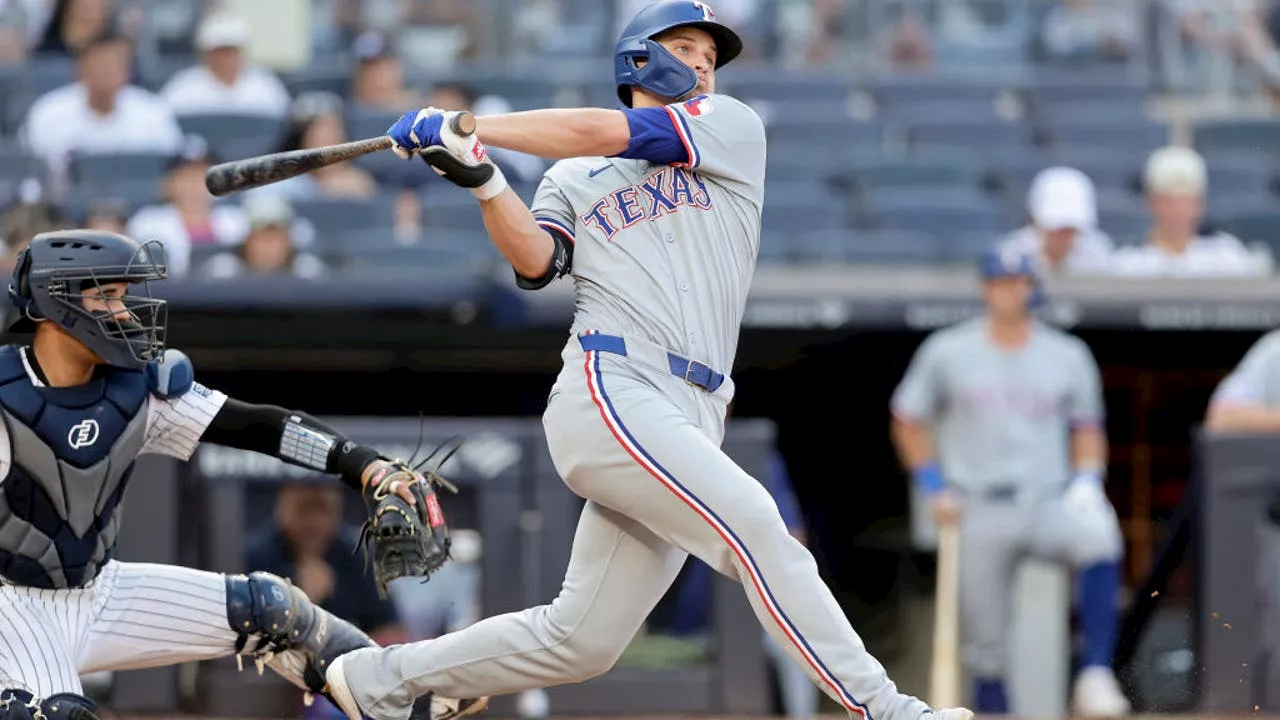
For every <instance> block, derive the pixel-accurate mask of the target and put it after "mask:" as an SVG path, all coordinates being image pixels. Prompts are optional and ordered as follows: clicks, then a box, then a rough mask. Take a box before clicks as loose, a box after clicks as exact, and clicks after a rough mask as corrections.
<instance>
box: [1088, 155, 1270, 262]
mask: <svg viewBox="0 0 1280 720" xmlns="http://www.w3.org/2000/svg"><path fill="white" fill-rule="evenodd" d="M1143 184H1144V186H1145V189H1146V192H1147V204H1148V207H1149V208H1150V210H1151V230H1150V231H1148V233H1147V241H1146V242H1145V243H1144V244H1142V245H1141V246H1139V247H1125V248H1121V249H1120V250H1119V251H1117V252H1116V256H1115V262H1114V263H1113V265H1112V267H1113V269H1114V271H1115V273H1116V274H1118V275H1125V276H1130V277H1224V276H1232V277H1240V276H1265V275H1269V274H1271V258H1270V256H1269V255H1268V254H1266V253H1254V252H1252V251H1250V250H1249V249H1248V248H1247V247H1245V244H1244V243H1242V242H1241V241H1240V239H1239V238H1237V237H1236V236H1234V235H1231V234H1230V233H1226V232H1222V231H1219V230H1215V229H1212V228H1208V227H1205V226H1204V225H1203V222H1204V214H1205V191H1206V189H1207V188H1208V170H1207V169H1206V167H1205V162H1204V158H1203V157H1201V156H1200V153H1197V152H1196V151H1195V150H1192V149H1190V148H1185V147H1178V146H1169V147H1165V148H1161V149H1160V150H1157V151H1155V152H1154V153H1152V155H1151V157H1150V158H1149V159H1148V160H1147V166H1146V170H1145V172H1144V174H1143Z"/></svg>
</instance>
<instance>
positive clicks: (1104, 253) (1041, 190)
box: [1001, 167, 1115, 276]
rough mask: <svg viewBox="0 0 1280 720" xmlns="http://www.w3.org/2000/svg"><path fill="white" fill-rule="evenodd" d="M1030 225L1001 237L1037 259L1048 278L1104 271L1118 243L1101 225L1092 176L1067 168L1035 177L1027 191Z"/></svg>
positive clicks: (1003, 241)
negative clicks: (1099, 224) (1099, 225)
mask: <svg viewBox="0 0 1280 720" xmlns="http://www.w3.org/2000/svg"><path fill="white" fill-rule="evenodd" d="M1027 212H1028V214H1029V216H1030V219H1031V223H1030V224H1029V225H1027V226H1026V227H1024V228H1021V229H1019V230H1015V231H1014V232H1012V233H1010V234H1009V235H1008V236H1006V237H1005V239H1004V240H1002V241H1001V243H1002V244H1003V245H1006V246H1010V247H1012V248H1014V249H1016V250H1017V251H1018V252H1020V253H1023V254H1026V255H1030V256H1031V257H1033V258H1036V261H1037V264H1038V267H1039V270H1040V272H1041V273H1043V274H1044V275H1047V276H1052V275H1061V274H1084V273H1103V272H1106V271H1107V269H1108V262H1109V261H1110V259H1111V253H1112V252H1113V251H1114V249H1115V244H1114V243H1113V242H1112V240H1111V237H1110V236H1109V235H1107V234H1106V233H1105V232H1103V231H1102V230H1100V229H1099V228H1098V207H1097V193H1096V191H1095V189H1094V186H1093V181H1092V180H1090V179H1089V176H1088V175H1085V174H1084V173H1082V172H1080V171H1079V170H1076V169H1075V168H1068V167H1053V168H1048V169H1046V170H1043V171H1041V172H1040V174H1038V175H1036V177H1035V179H1034V180H1032V181H1031V188H1030V190H1029V191H1028V192H1027Z"/></svg>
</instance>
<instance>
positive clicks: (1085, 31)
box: [1040, 0, 1138, 60]
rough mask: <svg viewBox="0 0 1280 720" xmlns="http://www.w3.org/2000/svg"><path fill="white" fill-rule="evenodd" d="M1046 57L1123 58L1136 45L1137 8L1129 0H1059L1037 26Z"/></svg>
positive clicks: (1127, 55)
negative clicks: (1103, 0)
mask: <svg viewBox="0 0 1280 720" xmlns="http://www.w3.org/2000/svg"><path fill="white" fill-rule="evenodd" d="M1040 44H1041V47H1042V48H1043V50H1044V53H1045V55H1047V56H1048V58H1049V59H1050V60H1124V59H1128V58H1129V57H1131V56H1132V55H1133V53H1134V52H1135V51H1136V49H1137V47H1138V8H1137V7H1136V6H1135V5H1134V3H1133V2H1132V1H1131V0H1106V1H1105V2H1102V1H1100V0H1059V2H1058V3H1057V4H1055V5H1054V6H1053V8H1052V9H1051V10H1050V11H1049V14H1048V15H1047V16H1046V17H1045V19H1044V25H1042V26H1041V28H1040Z"/></svg>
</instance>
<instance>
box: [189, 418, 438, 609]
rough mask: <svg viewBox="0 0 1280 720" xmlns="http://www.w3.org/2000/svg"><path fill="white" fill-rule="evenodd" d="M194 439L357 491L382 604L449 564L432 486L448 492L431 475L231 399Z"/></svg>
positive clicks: (307, 423) (305, 422) (303, 421)
mask: <svg viewBox="0 0 1280 720" xmlns="http://www.w3.org/2000/svg"><path fill="white" fill-rule="evenodd" d="M200 439H201V441H202V442H210V443H214V444H217V445H225V446H227V447H234V448H238V449H241V450H250V451H253V452H259V453H262V454H264V455H270V456H272V457H276V458H279V459H281V460H283V461H285V462H287V463H290V464H292V465H297V466H299V467H305V468H310V469H312V470H317V471H320V472H324V473H329V474H334V475H338V476H339V477H341V478H342V480H343V482H345V483H346V484H347V485H349V486H350V487H352V488H353V489H355V490H356V491H358V492H359V493H360V495H361V497H362V498H363V499H364V502H365V507H366V509H367V510H368V513H369V519H368V521H367V522H366V523H365V526H364V528H363V530H362V533H361V542H362V544H364V545H365V550H366V552H367V553H368V552H370V551H371V554H372V555H373V567H374V576H375V580H376V581H377V584H378V592H379V594H380V595H381V596H382V597H384V598H385V597H386V596H387V583H388V582H390V581H391V580H394V579H396V578H399V577H426V576H429V575H430V574H431V573H433V572H435V571H436V570H438V569H440V567H441V566H442V565H444V563H445V561H447V560H448V559H449V544H450V543H449V528H448V525H447V524H446V522H445V518H444V513H443V511H442V510H441V509H440V503H439V500H438V499H437V497H436V488H437V487H445V488H448V489H450V490H455V489H454V488H453V486H452V485H450V484H449V483H448V482H447V481H446V480H445V479H444V478H442V477H440V476H439V475H438V474H436V473H435V472H427V473H426V474H425V475H424V474H423V473H420V472H418V471H417V470H415V469H414V468H411V467H409V466H408V465H407V464H405V463H404V462H401V461H399V460H392V459H390V458H387V457H384V456H382V455H381V454H379V453H378V451H377V450H374V449H373V448H371V447H368V446H366V445H361V444H359V443H357V442H355V441H353V440H350V439H348V438H347V437H345V436H343V435H342V434H341V433H339V432H338V431H337V430H335V429H333V428H331V427H329V426H328V425H326V424H325V423H323V422H321V421H319V420H317V419H316V418H313V417H311V416H310V415H308V414H307V413H304V412H300V411H297V410H286V409H284V408H282V407H278V406H275V405H252V404H249V403H245V402H240V401H238V400H234V399H232V398H228V399H227V400H226V402H225V403H224V404H223V406H222V408H221V409H220V410H219V411H218V414H217V415H216V416H215V417H214V419H213V421H212V422H211V423H210V424H209V427H208V428H207V429H206V430H205V431H204V434H203V435H202V436H201V438H200ZM455 491H456V490H455Z"/></svg>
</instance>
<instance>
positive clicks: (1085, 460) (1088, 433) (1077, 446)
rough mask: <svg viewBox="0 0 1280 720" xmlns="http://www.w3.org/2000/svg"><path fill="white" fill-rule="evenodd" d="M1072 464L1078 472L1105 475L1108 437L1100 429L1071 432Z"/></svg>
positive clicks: (1082, 428)
mask: <svg viewBox="0 0 1280 720" xmlns="http://www.w3.org/2000/svg"><path fill="white" fill-rule="evenodd" d="M1071 464H1072V466H1073V467H1074V468H1075V469H1076V472H1091V473H1097V474H1098V475H1105V474H1106V470H1107V436H1106V433H1104V432H1103V431H1102V428H1100V427H1078V428H1075V429H1073V430H1072V431H1071Z"/></svg>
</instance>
